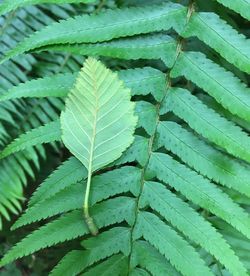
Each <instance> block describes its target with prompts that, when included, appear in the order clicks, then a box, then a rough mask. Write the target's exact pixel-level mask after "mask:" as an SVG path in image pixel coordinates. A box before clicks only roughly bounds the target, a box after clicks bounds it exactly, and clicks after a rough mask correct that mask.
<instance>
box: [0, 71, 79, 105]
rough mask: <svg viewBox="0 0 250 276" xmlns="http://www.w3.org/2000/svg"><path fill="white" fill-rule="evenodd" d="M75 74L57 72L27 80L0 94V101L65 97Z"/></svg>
mask: <svg viewBox="0 0 250 276" xmlns="http://www.w3.org/2000/svg"><path fill="white" fill-rule="evenodd" d="M75 79H76V74H71V73H68V74H58V75H54V76H49V77H45V78H41V79H37V80H31V81H27V82H25V83H21V84H19V85H17V86H14V87H12V88H10V89H9V90H8V91H7V92H6V93H3V94H1V95H0V101H6V100H10V99H20V98H26V97H29V98H32V97H36V98H39V97H65V96H67V94H68V92H69V90H70V89H71V88H72V86H73V84H74V81H75Z"/></svg>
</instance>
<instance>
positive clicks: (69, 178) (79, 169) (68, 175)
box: [29, 157, 87, 206]
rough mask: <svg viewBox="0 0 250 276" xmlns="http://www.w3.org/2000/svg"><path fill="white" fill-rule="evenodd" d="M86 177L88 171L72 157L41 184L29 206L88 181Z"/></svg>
mask: <svg viewBox="0 0 250 276" xmlns="http://www.w3.org/2000/svg"><path fill="white" fill-rule="evenodd" d="M86 177H87V170H86V169H85V167H84V166H83V165H82V164H81V162H80V161H78V160H77V159H76V158H75V157H70V158H69V159H68V160H66V161H65V162H63V163H62V164H61V165H60V166H59V167H58V169H57V170H55V171H54V172H53V173H52V174H51V175H50V176H49V177H48V178H47V179H46V180H45V181H44V182H43V183H41V185H40V186H39V187H38V189H37V190H36V191H35V192H34V194H33V196H32V197H31V199H30V201H29V206H33V205H35V204H36V203H38V202H41V201H43V200H45V199H47V198H50V197H52V196H53V195H55V194H56V193H58V192H59V191H61V190H63V189H64V188H66V187H68V186H70V185H72V184H74V183H77V182H79V181H82V180H84V179H86Z"/></svg>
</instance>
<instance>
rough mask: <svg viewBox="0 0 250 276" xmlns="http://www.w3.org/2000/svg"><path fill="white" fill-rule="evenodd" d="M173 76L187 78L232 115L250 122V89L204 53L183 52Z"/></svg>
mask: <svg viewBox="0 0 250 276" xmlns="http://www.w3.org/2000/svg"><path fill="white" fill-rule="evenodd" d="M171 76H172V77H174V78H175V77H179V76H185V77H186V79H188V80H191V81H192V82H193V83H195V84H197V85H198V86H199V87H201V88H202V89H204V90H205V91H206V92H208V94H210V95H211V96H212V97H214V98H215V99H216V101H217V102H219V103H221V104H222V105H223V106H224V107H225V108H227V109H228V110H229V111H230V112H231V113H233V114H235V115H238V116H239V117H241V118H243V119H245V120H247V121H250V99H249V94H250V89H249V88H248V87H247V86H246V85H245V84H243V83H242V82H241V81H240V80H239V79H238V78H237V77H235V76H234V75H233V74H232V73H231V72H228V71H226V70H225V69H224V68H222V67H220V66H219V65H217V64H216V63H214V62H212V61H211V60H209V59H207V58H206V56H205V55H203V54H202V53H198V52H183V53H182V54H181V55H180V56H179V58H178V60H177V62H176V64H175V66H174V68H173V70H172V71H171Z"/></svg>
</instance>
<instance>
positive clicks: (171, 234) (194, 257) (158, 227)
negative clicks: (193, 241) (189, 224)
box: [135, 212, 213, 276]
mask: <svg viewBox="0 0 250 276" xmlns="http://www.w3.org/2000/svg"><path fill="white" fill-rule="evenodd" d="M139 237H143V238H144V239H145V240H146V241H148V242H149V243H150V244H152V245H153V246H154V247H156V248H157V249H158V250H159V251H160V253H161V254H162V255H164V256H165V257H166V258H167V259H168V260H169V262H170V263H171V264H172V265H173V266H174V267H175V268H176V269H177V270H178V271H180V272H181V273H183V274H184V275H197V276H198V275H202V274H203V273H204V275H213V274H212V272H211V271H210V270H209V268H208V267H207V266H206V265H205V263H204V261H203V260H202V259H201V258H200V256H199V254H198V253H197V252H196V251H195V249H194V248H193V247H192V246H191V245H190V244H188V242H187V241H185V240H184V239H183V238H182V237H181V236H180V235H179V234H177V232H176V231H174V230H173V229H172V228H171V227H170V226H168V225H167V224H165V223H164V222H163V221H161V220H160V219H159V218H158V217H157V216H156V215H154V214H152V213H149V212H141V213H140V214H139V215H138V223H137V225H136V230H135V238H139ZM180 248H181V250H180ZM190 264H192V268H191V267H190ZM194 266H195V268H194ZM191 271H192V272H191Z"/></svg>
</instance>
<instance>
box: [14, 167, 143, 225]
mask: <svg viewBox="0 0 250 276" xmlns="http://www.w3.org/2000/svg"><path fill="white" fill-rule="evenodd" d="M140 173H141V172H140V170H139V169H137V168H135V167H129V166H127V167H122V168H120V169H117V170H114V171H110V172H107V173H103V174H101V175H97V176H95V177H93V182H92V185H93V188H92V189H91V193H90V206H93V205H94V204H96V203H97V202H100V201H102V200H104V199H108V198H109V197H112V196H115V195H119V194H123V193H128V192H131V193H132V194H138V193H139V188H140V187H139V183H140ZM85 187H86V181H84V182H83V181H82V182H81V183H74V184H73V183H72V184H71V185H70V186H68V187H66V188H65V189H63V190H61V191H60V192H58V193H56V194H55V195H54V196H50V197H49V198H47V199H42V200H41V201H39V202H38V203H36V204H35V205H32V206H31V207H29V208H28V209H27V210H26V212H25V213H24V214H23V215H22V216H21V217H20V218H19V219H18V220H17V221H16V223H15V224H14V225H13V226H12V229H16V228H19V227H21V226H23V225H26V224H30V223H32V222H36V221H39V220H42V219H46V218H50V217H52V216H55V215H58V214H61V213H65V212H68V211H71V210H75V209H80V208H81V207H82V204H83V196H82V194H83V191H84V189H85Z"/></svg>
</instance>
